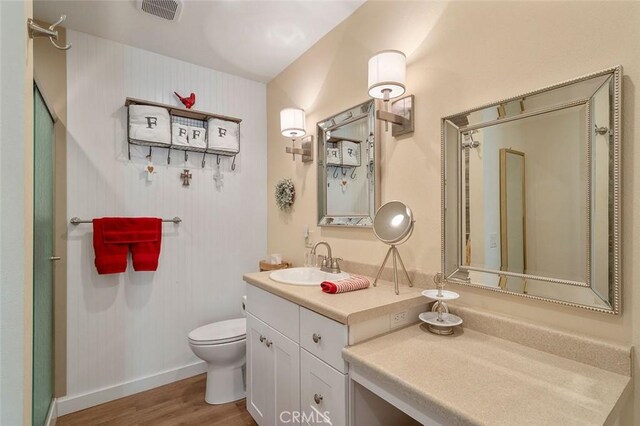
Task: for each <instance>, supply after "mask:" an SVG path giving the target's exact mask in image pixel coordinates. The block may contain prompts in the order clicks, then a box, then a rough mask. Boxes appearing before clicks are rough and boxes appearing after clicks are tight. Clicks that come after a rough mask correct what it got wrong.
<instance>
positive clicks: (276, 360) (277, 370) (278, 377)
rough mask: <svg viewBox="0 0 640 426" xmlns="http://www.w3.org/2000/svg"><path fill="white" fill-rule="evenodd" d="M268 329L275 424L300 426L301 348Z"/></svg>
mask: <svg viewBox="0 0 640 426" xmlns="http://www.w3.org/2000/svg"><path fill="white" fill-rule="evenodd" d="M267 327H268V328H269V333H268V339H269V340H268V341H267V343H268V345H267V346H268V349H269V350H270V351H271V352H272V356H273V371H274V373H273V377H274V390H272V392H273V395H274V397H275V402H274V410H275V424H277V425H291V424H294V425H295V424H300V422H299V421H298V420H297V419H298V417H297V414H298V413H299V412H300V346H299V345H298V344H297V343H295V342H294V341H292V340H291V339H289V338H287V337H286V336H284V335H283V334H280V333H278V332H277V331H275V330H274V329H272V328H271V327H269V326H267ZM269 343H270V344H269Z"/></svg>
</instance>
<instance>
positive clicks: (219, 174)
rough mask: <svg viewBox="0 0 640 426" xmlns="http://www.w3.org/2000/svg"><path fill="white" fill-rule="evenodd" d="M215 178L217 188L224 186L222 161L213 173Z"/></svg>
mask: <svg viewBox="0 0 640 426" xmlns="http://www.w3.org/2000/svg"><path fill="white" fill-rule="evenodd" d="M213 180H214V181H215V182H216V189H221V188H222V187H223V186H224V175H223V174H222V171H221V170H220V163H218V165H217V167H216V171H215V173H214V174H213Z"/></svg>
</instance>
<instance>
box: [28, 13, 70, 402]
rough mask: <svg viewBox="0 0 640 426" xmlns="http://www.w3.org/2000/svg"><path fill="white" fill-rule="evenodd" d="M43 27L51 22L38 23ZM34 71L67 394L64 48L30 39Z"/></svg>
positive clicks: (57, 342) (62, 389)
mask: <svg viewBox="0 0 640 426" xmlns="http://www.w3.org/2000/svg"><path fill="white" fill-rule="evenodd" d="M40 24H41V25H43V26H44V27H48V26H49V25H50V23H44V22H40ZM65 43H66V30H65V28H63V27H58V44H60V45H64V44H65ZM33 73H34V76H35V80H36V82H37V84H38V87H39V88H40V92H41V93H42V96H43V97H44V98H45V100H46V102H47V106H48V107H49V108H51V109H52V110H53V111H52V112H53V113H54V114H55V116H56V117H55V118H56V121H55V124H54V129H53V130H54V132H55V166H54V169H55V183H54V194H55V198H54V209H55V212H54V221H55V225H54V227H55V229H54V238H55V240H54V244H55V247H54V253H55V254H56V256H61V257H63V259H62V260H61V261H60V262H56V263H55V264H54V274H55V275H54V368H55V371H54V393H55V396H56V397H59V396H63V395H65V393H66V374H67V357H66V354H67V350H66V349H67V263H66V259H64V257H65V256H64V255H65V254H66V253H67V61H66V51H64V50H58V49H56V48H54V47H53V46H52V45H51V42H50V41H49V39H48V38H36V39H34V41H33Z"/></svg>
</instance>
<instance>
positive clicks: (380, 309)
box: [242, 271, 428, 325]
mask: <svg viewBox="0 0 640 426" xmlns="http://www.w3.org/2000/svg"><path fill="white" fill-rule="evenodd" d="M269 274H270V272H269V271H266V272H252V273H248V274H245V275H244V276H243V277H242V278H243V279H244V280H245V281H246V282H247V283H249V284H251V285H254V286H256V287H258V288H261V289H263V290H265V291H268V292H269V293H273V294H275V295H276V296H280V297H282V298H284V299H287V300H289V301H291V302H293V303H296V304H298V305H300V306H303V307H305V308H307V309H310V310H312V311H315V312H317V313H319V314H321V315H324V316H326V317H328V318H331V319H333V320H335V321H338V322H340V323H342V324H347V325H351V324H356V323H359V322H363V321H366V320H368V319H372V318H376V317H379V316H382V315H386V314H391V313H393V312H397V311H399V310H403V309H409V308H412V307H414V306H418V305H421V304H426V303H428V300H427V299H425V298H424V296H422V295H421V292H422V291H423V290H424V288H420V287H415V286H414V287H409V286H407V285H406V284H402V283H401V284H400V294H399V295H396V294H395V292H394V286H393V283H391V282H388V281H382V280H379V281H378V285H377V286H376V287H374V286H373V285H371V286H369V288H366V289H364V290H357V291H351V292H348V293H340V294H327V293H323V292H322V290H320V286H298V285H289V284H282V283H279V282H276V281H273V280H272V279H270V278H269ZM369 281H371V283H372V284H373V278H369Z"/></svg>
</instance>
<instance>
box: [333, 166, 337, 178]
mask: <svg viewBox="0 0 640 426" xmlns="http://www.w3.org/2000/svg"><path fill="white" fill-rule="evenodd" d="M333 178H334V179H338V168H337V167H335V168H334V169H333Z"/></svg>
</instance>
